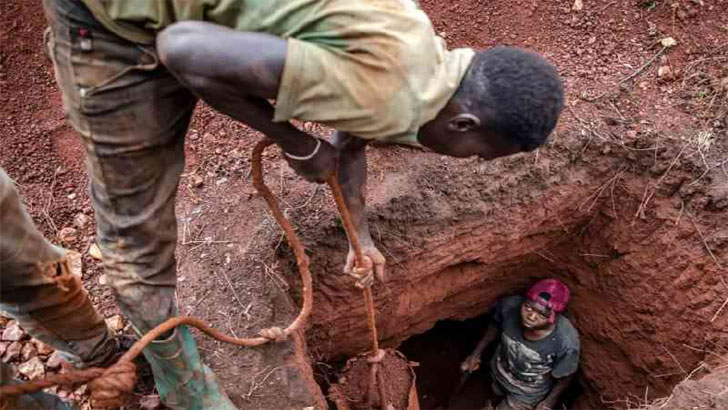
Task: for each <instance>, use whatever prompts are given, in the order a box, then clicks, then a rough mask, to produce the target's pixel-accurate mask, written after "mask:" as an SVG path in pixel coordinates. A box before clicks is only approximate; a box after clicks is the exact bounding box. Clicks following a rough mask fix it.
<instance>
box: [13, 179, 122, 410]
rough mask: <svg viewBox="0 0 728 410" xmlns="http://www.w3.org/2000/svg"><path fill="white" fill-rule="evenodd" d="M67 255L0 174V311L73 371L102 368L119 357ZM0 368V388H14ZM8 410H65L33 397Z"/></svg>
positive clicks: (47, 396) (44, 397)
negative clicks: (48, 237)
mask: <svg viewBox="0 0 728 410" xmlns="http://www.w3.org/2000/svg"><path fill="white" fill-rule="evenodd" d="M67 255H68V253H67V251H66V250H64V249H62V248H59V247H56V246H54V245H52V244H51V243H50V242H48V241H47V240H46V239H45V238H44V237H43V236H42V235H41V233H40V232H39V231H38V229H37V228H36V227H35V225H34V224H33V221H32V220H31V219H30V216H29V215H28V213H27V211H26V210H25V209H24V208H23V206H22V204H21V202H20V198H19V197H18V192H17V190H16V189H15V186H14V184H13V181H12V180H11V179H10V177H8V175H7V174H6V173H5V171H3V170H2V169H1V168H0V310H3V311H4V312H6V313H7V314H9V315H10V316H12V317H13V318H14V319H15V320H17V321H18V323H19V324H20V326H21V327H23V329H25V331H27V332H28V333H29V334H30V335H31V336H33V337H34V338H36V339H38V340H40V341H42V342H44V343H46V344H48V345H50V346H53V347H54V348H56V349H57V350H58V351H59V353H60V354H61V356H62V357H63V358H64V359H65V360H66V361H68V362H70V363H72V364H73V365H74V366H76V367H85V366H99V365H105V364H106V363H107V362H108V361H109V360H110V359H111V358H113V356H114V354H115V353H116V352H117V351H118V345H117V341H116V339H115V337H114V334H113V332H112V331H111V330H110V329H109V328H108V327H107V326H106V322H104V318H103V317H101V315H99V314H98V312H97V311H96V309H94V307H93V305H92V304H91V300H90V299H89V297H88V293H87V292H86V290H85V289H84V288H83V286H82V284H81V278H79V277H78V276H75V275H73V274H72V273H71V268H70V266H69V260H68V258H67ZM13 373H14V372H13V371H12V368H11V367H10V366H9V365H6V364H5V363H0V384H7V383H14V382H15V381H14V380H13ZM4 404H5V405H7V406H8V407H7V408H8V409H9V410H14V409H23V410H31V409H38V410H53V409H55V410H65V409H67V408H68V406H67V404H66V403H64V402H63V401H61V400H60V399H59V398H58V397H56V396H53V395H50V394H47V393H43V392H38V393H34V394H30V395H23V396H20V397H17V398H14V399H13V400H11V401H9V402H7V403H4Z"/></svg>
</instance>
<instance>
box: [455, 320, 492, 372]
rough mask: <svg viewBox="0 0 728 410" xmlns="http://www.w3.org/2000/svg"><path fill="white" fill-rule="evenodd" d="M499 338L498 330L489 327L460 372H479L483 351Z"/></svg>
mask: <svg viewBox="0 0 728 410" xmlns="http://www.w3.org/2000/svg"><path fill="white" fill-rule="evenodd" d="M497 336H498V328H497V327H495V326H493V325H492V324H489V325H488V329H486V331H485V334H484V335H483V338H482V339H480V342H478V345H477V346H476V347H475V350H473V353H471V354H470V356H468V357H467V358H466V359H465V361H464V362H463V363H462V364H461V365H460V370H462V371H464V372H473V371H475V370H478V368H479V367H480V356H482V355H483V351H484V350H485V348H486V347H488V345H489V344H491V343H492V342H493V341H494V340H495V338H496V337H497Z"/></svg>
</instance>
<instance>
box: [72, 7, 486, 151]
mask: <svg viewBox="0 0 728 410" xmlns="http://www.w3.org/2000/svg"><path fill="white" fill-rule="evenodd" d="M83 1H84V3H85V4H86V5H87V6H88V7H89V9H90V10H91V12H92V13H93V14H94V16H95V17H96V18H97V19H98V20H99V21H100V22H101V23H102V24H103V25H104V26H106V27H107V28H108V29H109V30H110V31H113V32H114V33H116V34H118V35H119V36H121V37H123V38H125V39H127V40H130V41H132V42H136V43H142V44H153V43H154V38H155V35H156V33H157V32H158V31H160V30H162V29H164V28H165V27H166V26H168V25H170V24H172V23H175V22H177V21H183V20H200V21H208V22H211V23H216V24H220V25H223V26H227V27H231V28H233V29H235V30H239V31H252V32H263V33H269V34H273V35H276V36H279V37H282V38H285V39H287V40H288V48H287V56H286V62H285V66H284V70H283V78H282V81H281V85H280V88H279V90H278V97H277V100H276V108H275V117H274V120H275V121H287V120H290V119H297V120H301V121H314V122H319V123H322V124H324V125H328V126H330V127H332V128H334V129H337V130H339V131H346V132H349V133H351V134H352V135H355V136H357V137H360V138H366V139H376V140H379V141H382V142H393V143H394V142H396V143H409V144H417V137H416V133H417V130H418V129H419V128H420V127H421V126H422V125H423V124H425V123H426V122H428V121H430V120H431V119H433V118H434V117H435V116H436V115H437V113H438V112H439V111H440V110H441V109H442V108H443V107H444V106H445V105H446V104H447V102H448V101H449V100H450V98H451V97H452V95H453V94H454V93H455V91H456V90H457V88H458V86H459V85H460V81H461V80H462V78H463V77H464V76H465V73H466V71H467V69H468V66H469V65H470V61H471V60H472V57H473V54H474V52H473V51H472V50H470V49H456V50H452V51H448V50H447V48H446V46H445V43H444V41H443V40H442V39H441V38H440V37H438V36H436V35H435V32H434V30H433V27H432V23H431V22H430V20H429V18H428V17H427V15H426V14H425V13H424V12H423V11H422V10H420V9H419V8H418V7H417V5H416V4H415V3H414V2H413V1H412V0H83Z"/></svg>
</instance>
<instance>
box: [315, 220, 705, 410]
mask: <svg viewBox="0 0 728 410" xmlns="http://www.w3.org/2000/svg"><path fill="white" fill-rule="evenodd" d="M558 219H559V220H560V221H564V220H566V219H567V215H562V217H560V218H558ZM554 220H556V218H554ZM659 228H660V226H658V225H652V226H650V227H648V228H644V229H642V230H639V229H635V228H634V227H632V226H623V225H620V224H618V223H614V221H613V219H612V218H610V217H608V216H605V215H603V214H598V215H597V216H595V217H590V218H588V219H586V218H585V219H582V220H580V221H576V222H573V223H569V224H567V225H564V226H563V227H562V226H561V225H559V226H557V227H556V228H555V229H551V228H550V227H547V228H543V227H541V230H540V232H545V233H544V234H542V236H539V235H528V236H526V235H524V236H521V237H518V238H517V239H516V240H515V241H514V242H512V243H510V244H503V243H502V242H500V243H499V238H495V239H493V238H492V237H489V236H488V235H489V234H488V232H485V233H484V234H483V236H482V237H480V236H479V237H477V238H475V239H473V237H468V240H469V241H470V242H469V243H465V244H453V243H446V244H445V245H442V247H443V248H446V249H445V252H443V253H441V254H449V253H452V252H458V251H460V250H461V249H462V248H465V247H467V246H469V247H470V248H469V249H475V247H474V245H473V243H477V249H478V250H476V251H473V253H472V254H469V255H472V256H471V257H469V258H468V259H464V260H460V261H454V263H452V264H451V265H444V266H442V267H438V270H437V271H432V272H427V273H423V272H422V271H418V270H410V271H407V272H397V273H398V274H399V282H397V281H396V280H397V279H395V280H392V281H391V282H389V283H388V284H387V288H386V289H384V288H380V292H381V294H380V298H379V299H378V301H377V302H378V305H377V309H378V318H377V321H378V327H379V329H380V340H381V344H382V346H384V347H392V348H397V349H398V350H400V351H401V352H403V353H404V354H405V355H406V356H407V358H408V359H409V360H410V361H414V362H419V363H420V367H419V368H416V369H415V372H416V374H417V389H418V393H419V398H420V405H421V407H422V408H423V409H436V408H445V406H446V405H447V403H448V401H449V400H450V399H451V396H452V392H453V391H454V390H455V388H456V386H457V384H458V382H459V378H460V373H459V364H460V362H461V361H462V360H463V358H464V357H465V356H466V355H467V354H468V353H469V352H471V351H472V349H473V347H474V345H475V344H476V343H477V342H478V340H479V338H480V337H481V335H482V332H483V331H484V329H485V327H486V325H487V317H488V316H487V315H488V310H489V307H490V306H492V304H493V303H494V302H495V301H496V300H498V299H499V298H501V297H504V296H507V295H513V294H523V293H524V292H525V290H526V289H527V288H528V286H530V285H531V284H532V283H534V282H535V281H536V280H538V279H541V278H546V277H557V278H559V279H561V280H563V281H564V282H565V283H567V285H569V287H570V289H571V292H572V298H571V301H570V303H569V317H570V319H571V321H572V323H573V324H574V326H575V327H576V328H577V329H578V331H579V334H580V338H581V342H582V357H581V363H580V370H579V372H578V373H577V377H576V378H575V381H574V383H573V385H572V386H571V389H570V391H569V392H568V393H567V394H566V395H565V403H564V404H565V405H566V408H567V409H573V410H586V409H596V408H599V409H602V408H603V409H617V410H621V409H627V408H634V407H635V406H634V405H635V403H645V402H646V401H650V400H654V399H657V398H660V397H665V396H668V395H669V394H670V391H671V390H672V388H673V387H674V386H675V385H676V384H677V383H679V382H680V381H682V380H683V379H684V377H685V376H686V372H689V371H691V370H692V369H694V368H696V367H697V366H698V364H699V362H700V360H701V356H700V355H699V354H696V353H695V349H688V348H686V347H685V346H686V345H687V346H695V345H701V344H702V343H711V339H710V337H712V336H711V334H710V333H707V332H706V330H705V329H706V326H707V325H709V323H708V324H707V325H706V323H705V322H706V319H705V317H708V318H709V317H710V314H708V313H710V312H714V311H715V308H714V307H713V306H712V305H711V306H708V305H707V304H705V303H703V304H701V303H702V302H701V300H702V299H701V297H700V296H701V295H700V294H691V295H690V296H689V297H686V296H685V292H686V290H685V289H686V288H685V286H687V285H685V286H683V287H682V288H681V287H680V286H678V285H674V284H671V283H669V282H667V281H666V279H665V278H663V277H661V275H666V273H665V272H666V271H665V270H664V269H660V268H659V267H658V266H661V265H658V264H662V266H664V265H665V264H668V263H669V264H671V265H670V266H673V265H674V264H675V262H674V261H675V259H671V258H674V256H671V255H670V254H668V253H666V252H664V250H665V249H668V248H669V247H670V246H672V245H669V244H670V242H669V241H668V239H670V238H671V237H669V236H666V237H665V238H666V239H663V238H662V237H660V236H659V235H662V234H656V232H659V230H658V229H659ZM666 232H670V231H669V230H666ZM670 240H672V239H670ZM655 241H662V242H664V243H666V244H667V245H663V246H662V247H655V248H654V249H652V248H647V251H643V250H642V249H644V248H640V247H644V246H647V245H649V244H650V243H653V242H655ZM493 244H495V245H496V246H497V245H499V244H500V245H502V246H501V248H499V250H496V251H494V250H493V249H492V246H493ZM646 244H647V245H646ZM480 249H483V251H482V253H477V252H480ZM669 249H671V250H670V251H671V252H679V251H681V249H684V247H683V248H680V247H677V248H674V249H673V248H669ZM429 252H431V253H435V252H439V249H434V250H433V249H430V250H429ZM493 255H497V256H498V257H493ZM488 258H491V259H488ZM686 260H689V259H686ZM679 263H680V264H683V262H679ZM686 263H687V262H685V264H683V265H678V266H680V267H679V269H680V271H679V272H687V273H686V274H684V275H683V276H684V277H686V278H687V277H690V278H693V279H690V280H687V279H686V281H685V283H686V284H690V286H691V287H696V288H697V286H700V289H703V290H702V291H701V292H702V293H703V294H707V295H709V296H710V293H709V292H710V289H711V288H710V287H709V286H710V285H707V284H700V285H695V281H698V280H700V279H701V278H702V276H700V275H699V274H697V275H696V276H692V275H693V272H692V271H691V270H689V268H688V267H687V266H688V265H687V264H686ZM667 272H669V271H667ZM696 272H698V273H699V271H696ZM688 275H690V276H688ZM393 276H395V277H396V275H393ZM358 296H359V295H358V294H356V295H354V296H352V298H351V299H350V300H349V299H346V300H347V302H346V305H344V304H342V305H340V306H337V308H336V309H331V311H334V312H337V313H339V312H341V311H342V310H341V309H344V308H343V307H342V306H354V307H356V306H359V305H360V304H361V302H360V300H359V299H358ZM713 299H714V298H713V297H709V298H708V299H706V300H708V301H709V302H711V303H712V301H713ZM332 300H333V298H332ZM676 302H678V303H679V304H676ZM705 306H708V308H706V307H705ZM698 309H704V311H698ZM343 311H344V312H346V313H348V312H347V311H346V310H343ZM706 312H708V313H706ZM686 315H690V316H689V318H690V319H689V320H686V319H685V317H686ZM342 318H343V319H345V321H341V322H339V321H337V320H331V321H328V322H324V321H321V322H319V323H314V326H313V327H312V330H311V332H310V334H311V335H312V337H311V338H310V339H309V342H310V344H309V346H310V347H311V349H312V350H313V351H315V352H316V353H317V355H316V356H315V357H318V358H319V360H320V361H321V362H324V363H325V364H320V365H318V366H315V367H316V371H317V373H319V376H322V375H323V377H320V378H319V381H320V383H321V385H322V386H323V388H324V391H326V390H327V385H328V382H329V381H331V382H333V381H335V380H336V373H337V370H338V369H340V368H341V367H342V365H343V363H344V362H345V360H342V357H347V356H351V355H352V354H357V353H361V352H363V351H365V350H366V349H367V347H366V346H367V345H368V333H367V331H366V328H365V327H364V326H363V325H361V323H362V321H361V320H359V319H358V316H357V317H354V316H351V315H348V314H344V315H342ZM341 329H345V330H341ZM352 329H354V330H352ZM339 332H341V333H339ZM482 367H483V369H485V370H486V371H482V370H481V371H479V372H478V373H476V374H473V375H472V376H471V377H470V378H469V379H468V381H467V383H466V384H465V386H464V387H463V388H462V389H461V391H460V393H459V394H458V398H457V399H458V400H461V401H463V402H464V403H465V404H463V405H461V407H457V408H463V409H468V408H472V409H476V410H480V409H482V408H484V407H483V406H484V404H485V403H487V401H488V400H489V399H492V398H493V397H492V396H491V395H490V394H491V393H490V392H489V391H488V390H489V386H490V380H489V379H488V374H487V359H486V358H484V359H483V364H482ZM327 379H328V380H327ZM560 408H563V407H560Z"/></svg>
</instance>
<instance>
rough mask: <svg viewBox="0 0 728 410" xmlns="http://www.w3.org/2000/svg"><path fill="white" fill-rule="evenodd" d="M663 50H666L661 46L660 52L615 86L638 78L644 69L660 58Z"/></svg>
mask: <svg viewBox="0 0 728 410" xmlns="http://www.w3.org/2000/svg"><path fill="white" fill-rule="evenodd" d="M665 50H667V47H664V46H663V47H662V48H661V49H660V51H658V52H657V54H655V55H654V56H652V58H650V59H649V60H647V62H646V63H644V64H642V66H641V67H640V68H638V69H637V70H635V72H633V73H632V74H630V75H628V76H627V77H624V78H623V79H621V80H620V81H619V83H617V84H622V83H624V82H627V81H629V80H631V79H632V78H634V77H636V76H638V75H639V74H640V73H641V72H642V71H644V69H645V68H647V67H649V66H650V64H652V63H653V62H654V61H655V60H657V57H659V56H661V55H662V53H664V52H665Z"/></svg>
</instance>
